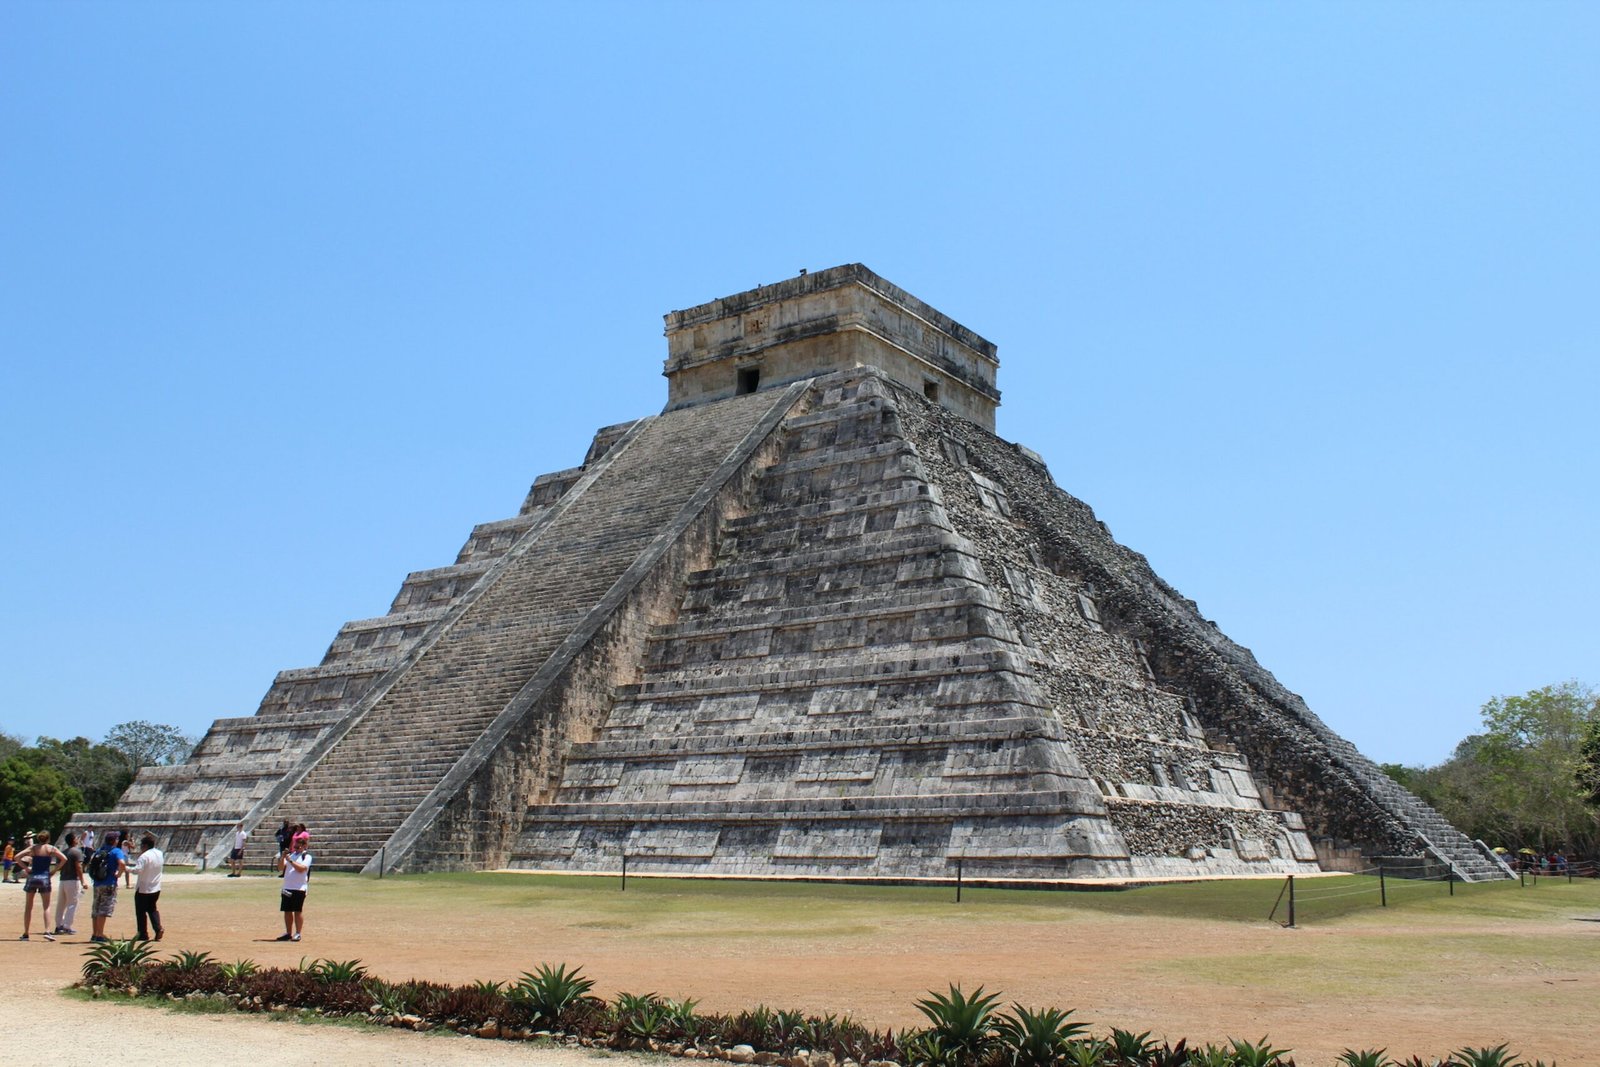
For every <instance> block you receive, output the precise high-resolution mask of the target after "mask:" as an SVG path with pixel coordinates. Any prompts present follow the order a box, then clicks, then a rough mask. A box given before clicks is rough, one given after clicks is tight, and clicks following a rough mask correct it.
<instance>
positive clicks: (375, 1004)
mask: <svg viewBox="0 0 1600 1067" xmlns="http://www.w3.org/2000/svg"><path fill="white" fill-rule="evenodd" d="M364 988H365V989H366V991H367V995H368V996H370V997H371V998H372V1010H373V1011H374V1012H375V1013H376V1014H378V1015H405V1014H406V1013H407V1012H408V1011H409V1009H410V1007H411V998H410V990H409V989H407V988H406V987H405V986H404V985H391V984H389V983H388V982H385V981H383V980H382V979H378V978H374V979H373V980H371V981H369V982H367V983H366V985H365V987H364Z"/></svg>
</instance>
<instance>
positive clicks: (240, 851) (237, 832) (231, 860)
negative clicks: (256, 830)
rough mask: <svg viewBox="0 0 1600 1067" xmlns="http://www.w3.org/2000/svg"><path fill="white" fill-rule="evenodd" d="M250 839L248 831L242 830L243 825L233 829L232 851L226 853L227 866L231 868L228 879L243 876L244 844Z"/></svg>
mask: <svg viewBox="0 0 1600 1067" xmlns="http://www.w3.org/2000/svg"><path fill="white" fill-rule="evenodd" d="M249 837H250V831H248V830H246V829H245V828H244V823H240V824H239V825H237V826H235V827H234V828H233V851H232V852H230V853H228V866H229V867H231V868H232V873H230V874H229V875H228V877H229V878H241V877H243V876H244V843H245V841H247V840H248V839H249Z"/></svg>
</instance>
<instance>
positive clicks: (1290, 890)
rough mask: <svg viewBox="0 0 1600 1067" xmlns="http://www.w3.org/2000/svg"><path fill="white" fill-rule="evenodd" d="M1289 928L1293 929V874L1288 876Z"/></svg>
mask: <svg viewBox="0 0 1600 1067" xmlns="http://www.w3.org/2000/svg"><path fill="white" fill-rule="evenodd" d="M1289 929H1291V930H1292V929H1294V875H1292V874H1291V875H1290V876H1289Z"/></svg>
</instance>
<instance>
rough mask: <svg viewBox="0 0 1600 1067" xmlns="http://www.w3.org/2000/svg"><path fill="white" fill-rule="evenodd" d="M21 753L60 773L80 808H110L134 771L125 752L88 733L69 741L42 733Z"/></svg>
mask: <svg viewBox="0 0 1600 1067" xmlns="http://www.w3.org/2000/svg"><path fill="white" fill-rule="evenodd" d="M21 756H22V757H23V758H24V759H27V760H29V761H31V762H33V763H35V764H38V765H41V766H47V767H52V768H54V769H55V770H56V771H58V772H59V773H60V774H62V775H63V776H64V777H65V778H66V779H67V783H68V784H69V785H71V786H72V787H73V788H74V789H76V790H77V791H78V793H79V794H80V796H81V797H82V800H81V804H82V806H81V807H80V808H79V809H78V810H80V811H109V810H110V809H111V808H113V807H115V806H116V803H117V799H118V798H119V797H121V796H122V792H123V790H125V789H127V788H128V786H129V785H130V784H131V783H132V782H133V775H134V771H133V768H131V767H130V766H129V761H128V758H127V756H126V755H125V754H123V753H122V752H119V751H117V750H116V749H114V748H111V747H109V746H107V745H98V744H95V743H94V742H93V741H90V740H89V739H88V738H87V737H74V738H72V739H71V740H69V741H59V740H57V739H56V738H53V737H41V738H39V740H38V742H37V743H35V744H34V746H33V747H32V748H26V749H23V750H22V752H21Z"/></svg>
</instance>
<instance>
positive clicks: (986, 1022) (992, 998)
mask: <svg viewBox="0 0 1600 1067" xmlns="http://www.w3.org/2000/svg"><path fill="white" fill-rule="evenodd" d="M999 1001H1000V995H999V994H998V993H990V994H988V995H987V996H986V995H985V994H984V992H983V987H982V986H979V987H978V988H977V989H975V990H973V991H972V993H971V994H970V995H969V994H966V993H963V992H962V991H961V987H960V986H958V985H952V986H951V987H950V993H949V995H948V996H946V995H944V994H942V993H934V992H929V994H928V996H927V998H926V999H923V1000H919V1001H917V1010H918V1011H920V1012H922V1014H923V1015H925V1016H927V1017H928V1022H929V1023H930V1024H931V1025H930V1026H929V1027H928V1029H929V1031H930V1032H932V1033H933V1034H934V1035H935V1036H937V1037H938V1039H939V1046H940V1048H941V1050H942V1052H943V1055H944V1056H945V1060H944V1061H942V1062H947V1063H949V1064H952V1065H953V1067H960V1065H961V1064H966V1063H975V1062H977V1061H978V1060H980V1059H982V1058H983V1057H984V1055H985V1054H987V1053H988V1052H989V1051H990V1050H991V1049H993V1048H994V1044H995V1032H994V1025H995V1016H994V1006H995V1005H996V1004H997V1003H999Z"/></svg>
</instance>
